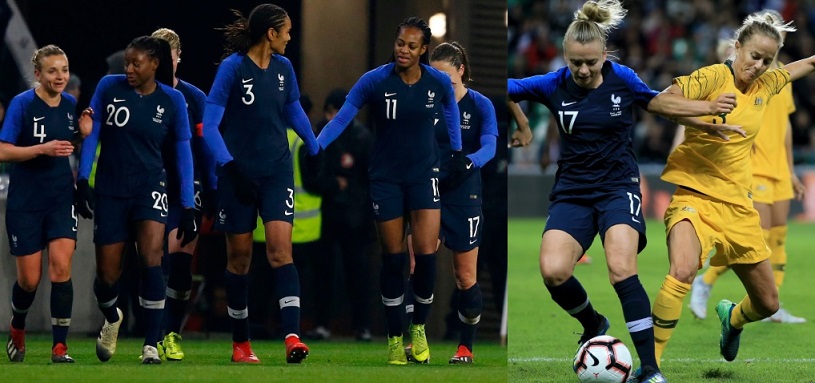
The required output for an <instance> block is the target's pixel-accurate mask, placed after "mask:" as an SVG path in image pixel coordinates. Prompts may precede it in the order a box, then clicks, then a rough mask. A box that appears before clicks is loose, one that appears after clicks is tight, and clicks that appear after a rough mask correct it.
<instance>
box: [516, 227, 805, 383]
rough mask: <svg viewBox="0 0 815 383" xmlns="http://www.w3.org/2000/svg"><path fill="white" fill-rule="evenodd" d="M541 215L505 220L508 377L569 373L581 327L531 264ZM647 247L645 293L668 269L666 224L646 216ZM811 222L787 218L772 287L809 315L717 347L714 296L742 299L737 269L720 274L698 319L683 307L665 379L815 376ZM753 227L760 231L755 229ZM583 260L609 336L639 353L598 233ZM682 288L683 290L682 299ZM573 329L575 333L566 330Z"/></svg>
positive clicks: (569, 378)
mask: <svg viewBox="0 0 815 383" xmlns="http://www.w3.org/2000/svg"><path fill="white" fill-rule="evenodd" d="M543 227H544V220H543V219H511V220H510V224H509V275H510V277H509V339H508V343H509V349H508V363H507V368H508V377H509V379H508V380H509V381H510V382H546V383H549V382H576V381H577V378H576V377H575V375H574V373H573V372H572V357H573V356H574V352H575V351H576V350H577V340H578V338H579V337H580V336H579V333H580V332H582V327H581V326H580V324H579V323H578V322H577V321H576V320H574V319H573V318H571V317H570V316H569V315H568V314H566V313H565V312H564V311H563V310H561V309H560V307H558V306H557V305H556V304H555V303H554V302H553V301H552V299H551V297H550V296H549V293H548V292H547V291H546V289H545V288H544V286H543V282H542V280H541V277H540V273H539V271H538V270H539V267H538V252H539V248H540V236H541V232H542V231H543ZM647 230H648V246H647V247H646V248H645V250H644V251H643V252H642V254H640V255H639V260H638V265H639V277H640V280H641V281H642V283H643V285H644V286H645V289H646V291H647V292H648V297H649V298H650V299H651V302H653V299H654V298H655V297H656V293H657V291H658V290H659V287H660V286H661V284H662V280H663V278H664V277H665V275H666V274H667V271H668V256H667V254H668V253H667V249H666V246H665V229H664V226H663V225H662V222H660V221H650V222H648V229H647ZM813 234H815V225H814V224H803V223H791V224H790V226H789V237H788V240H787V253H788V260H787V269H786V270H787V272H786V279H785V281H784V285H783V286H782V288H781V291H780V298H781V302H782V303H783V305H784V307H785V308H787V309H788V310H790V312H792V313H793V314H795V315H797V316H803V317H805V318H807V319H808V320H809V322H807V323H804V324H775V323H752V324H750V325H748V326H747V327H746V328H745V331H744V333H743V334H742V337H741V348H740V350H739V355H738V358H737V359H736V360H735V361H733V362H730V363H728V362H725V361H724V359H722V357H721V356H720V355H719V346H718V344H719V343H718V342H719V332H720V328H721V327H720V324H719V322H718V320H717V318H716V314H715V311H714V309H713V305H715V303H716V302H718V301H719V300H721V299H723V298H727V299H730V300H732V301H735V302H737V301H740V300H741V299H742V297H744V295H745V293H744V288H743V287H742V286H741V283H740V282H739V281H738V278H737V277H736V275H735V274H734V273H732V272H728V273H727V274H725V275H723V276H722V277H721V278H720V279H719V281H718V282H717V284H716V285H715V287H714V288H713V290H712V295H711V298H710V306H709V307H708V317H707V319H705V320H697V319H695V318H694V317H693V315H692V314H691V313H690V310H689V309H687V306H686V307H685V309H684V310H683V312H682V317H681V318H680V321H679V324H678V326H677V328H676V330H675V331H674V333H673V336H672V338H671V341H670V343H669V344H668V347H667V348H666V351H665V354H664V355H663V361H662V370H663V372H664V373H665V377H666V378H667V379H668V381H669V382H671V383H721V382H734V383H735V382H739V383H753V382H755V383H758V382H785V383H786V382H804V383H813V382H815V354H813V353H812V352H811V351H812V345H813V343H815V305H813V304H812V301H813V292H812V291H813V290H812V284H811V279H810V278H812V272H813V271H815V252H813V247H812V244H813V243H815V242H813V239H812V236H813ZM756 235H761V233H757V234H756ZM588 254H589V255H590V256H591V257H592V260H593V262H592V264H591V265H578V266H577V267H576V270H575V276H576V277H577V278H578V279H579V280H580V281H581V283H582V284H583V286H584V287H585V288H586V291H587V292H588V294H589V298H590V299H591V301H592V304H593V305H594V306H595V308H597V310H598V311H600V312H602V313H603V314H604V315H606V316H607V317H608V318H609V320H610V321H611V329H610V330H609V335H613V336H616V337H618V338H620V339H621V340H622V341H623V342H624V343H626V345H628V346H629V349H630V350H631V352H632V355H633V356H634V360H635V364H638V359H637V357H636V356H635V355H636V351H635V350H634V348H633V346H632V345H631V338H630V337H629V336H628V331H627V329H626V327H625V323H624V319H623V316H622V309H621V308H620V304H619V300H618V299H617V295H616V294H615V293H614V289H613V288H612V287H611V285H610V284H609V282H608V271H607V268H606V265H605V257H604V255H603V251H602V245H601V243H600V241H599V238H598V239H596V241H595V243H594V244H593V245H592V247H591V248H590V249H589V251H588ZM689 300H690V297H686V298H685V302H684V304H685V305H687V303H688V301H689ZM574 333H578V334H574Z"/></svg>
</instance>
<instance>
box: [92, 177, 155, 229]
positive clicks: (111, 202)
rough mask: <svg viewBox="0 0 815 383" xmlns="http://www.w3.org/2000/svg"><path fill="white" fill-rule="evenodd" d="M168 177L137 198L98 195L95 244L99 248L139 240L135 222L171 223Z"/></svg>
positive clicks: (150, 184) (151, 183)
mask: <svg viewBox="0 0 815 383" xmlns="http://www.w3.org/2000/svg"><path fill="white" fill-rule="evenodd" d="M166 185H167V182H166V181H165V177H164V175H162V176H161V177H157V178H156V179H155V180H154V181H152V182H149V183H148V184H147V186H146V187H145V188H144V189H143V190H142V191H141V192H139V193H136V195H135V196H133V197H115V196H109V195H101V194H99V193H95V201H96V208H95V209H94V211H93V219H94V221H93V242H94V243H95V244H97V245H110V244H113V243H119V242H125V241H132V240H135V230H134V227H133V222H137V221H155V222H158V223H161V224H167V216H168V215H169V211H168V210H169V207H168V202H167V191H166V189H165V186H166Z"/></svg>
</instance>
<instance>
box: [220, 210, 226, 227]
mask: <svg viewBox="0 0 815 383" xmlns="http://www.w3.org/2000/svg"><path fill="white" fill-rule="evenodd" d="M218 223H219V224H221V225H223V224H226V212H224V209H221V211H219V212H218Z"/></svg>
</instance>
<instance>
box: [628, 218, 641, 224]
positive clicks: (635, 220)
mask: <svg viewBox="0 0 815 383" xmlns="http://www.w3.org/2000/svg"><path fill="white" fill-rule="evenodd" d="M631 220H632V221H634V222H636V223H642V222H640V221H637V219H636V218H634V217H631Z"/></svg>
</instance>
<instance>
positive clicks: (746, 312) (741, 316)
mask: <svg viewBox="0 0 815 383" xmlns="http://www.w3.org/2000/svg"><path fill="white" fill-rule="evenodd" d="M762 319H764V317H763V316H761V315H759V314H758V313H757V312H756V310H755V309H753V302H750V297H749V296H747V295H745V296H744V299H742V300H741V302H739V303H738V304H737V305H736V307H733V314H732V315H730V326H731V327H733V328H742V327H744V325H746V324H748V323H750V322H755V321H759V320H762Z"/></svg>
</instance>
